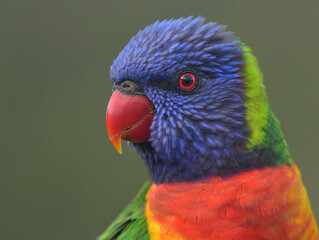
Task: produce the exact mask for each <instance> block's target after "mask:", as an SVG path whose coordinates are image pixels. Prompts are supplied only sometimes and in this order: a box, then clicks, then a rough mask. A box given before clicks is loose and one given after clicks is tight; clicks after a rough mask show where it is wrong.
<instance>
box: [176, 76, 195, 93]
mask: <svg viewBox="0 0 319 240" xmlns="http://www.w3.org/2000/svg"><path fill="white" fill-rule="evenodd" d="M195 83H196V79H195V76H194V74H192V73H184V74H183V75H182V76H181V77H180V78H179V85H180V86H181V88H182V89H184V90H190V89H192V88H193V87H194V86H195Z"/></svg>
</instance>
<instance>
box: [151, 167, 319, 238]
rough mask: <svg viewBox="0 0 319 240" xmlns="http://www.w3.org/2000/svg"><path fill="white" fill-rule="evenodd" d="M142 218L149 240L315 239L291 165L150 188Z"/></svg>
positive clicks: (303, 193)
mask: <svg viewBox="0 0 319 240" xmlns="http://www.w3.org/2000/svg"><path fill="white" fill-rule="evenodd" d="M145 214H146V218H147V222H148V229H149V233H150V236H151V239H152V240H159V239H166V240H171V239H187V240H190V239H192V240H194V239H200V240H206V239H207V240H208V239H221V240H230V239H232V240H233V239H246V240H247V239H248V240H249V239H280V240H285V239H287V240H288V239H295V240H297V239H298V240H300V239H311V240H312V239H318V230H317V226H316V222H315V219H314V217H313V214H312V210H311V206H310V203H309V200H308V197H307V192H306V190H305V188H304V186H303V184H302V181H301V178H300V173H299V170H298V168H297V166H295V165H292V166H289V165H281V166H278V167H264V168H261V169H254V170H251V171H247V172H242V173H239V174H236V175H233V176H231V177H228V178H225V177H220V176H213V177H210V178H208V179H206V180H204V181H198V182H195V183H174V184H159V185H154V184H153V185H152V187H151V188H150V190H149V192H148V195H147V205H146V209H145Z"/></svg>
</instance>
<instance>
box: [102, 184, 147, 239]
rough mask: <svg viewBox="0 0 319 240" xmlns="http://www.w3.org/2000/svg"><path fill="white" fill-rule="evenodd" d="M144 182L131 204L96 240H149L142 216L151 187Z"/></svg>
mask: <svg viewBox="0 0 319 240" xmlns="http://www.w3.org/2000/svg"><path fill="white" fill-rule="evenodd" d="M151 185H152V183H151V182H146V183H145V184H144V186H143V187H142V189H141V190H140V191H139V193H138V194H137V195H136V196H135V198H134V199H133V200H132V202H131V203H130V204H129V205H128V206H127V207H126V208H125V209H124V211H123V212H121V213H120V215H119V216H118V217H117V218H116V220H115V221H114V222H113V223H112V224H111V225H110V226H109V227H108V228H107V229H106V231H105V232H104V233H103V234H102V235H101V236H100V237H98V240H130V239H132V240H135V239H139V240H149V239H150V238H149V235H148V230H147V222H146V218H145V215H144V211H145V203H146V200H145V198H146V194H147V192H148V190H149V188H150V187H151Z"/></svg>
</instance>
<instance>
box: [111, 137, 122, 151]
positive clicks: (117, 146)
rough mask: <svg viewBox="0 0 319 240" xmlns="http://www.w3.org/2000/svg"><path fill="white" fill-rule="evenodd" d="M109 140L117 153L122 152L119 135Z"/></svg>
mask: <svg viewBox="0 0 319 240" xmlns="http://www.w3.org/2000/svg"><path fill="white" fill-rule="evenodd" d="M111 142H112V144H113V146H114V148H115V149H116V151H117V152H118V153H119V154H122V145H121V137H115V138H113V139H111Z"/></svg>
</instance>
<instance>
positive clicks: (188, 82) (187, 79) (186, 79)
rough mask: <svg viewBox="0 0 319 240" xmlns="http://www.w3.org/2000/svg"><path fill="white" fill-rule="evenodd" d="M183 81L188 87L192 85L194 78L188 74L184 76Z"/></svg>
mask: <svg viewBox="0 0 319 240" xmlns="http://www.w3.org/2000/svg"><path fill="white" fill-rule="evenodd" d="M182 82H183V85H184V86H187V87H188V86H190V85H192V83H193V78H192V77H191V76H189V75H186V76H185V77H183V79H182Z"/></svg>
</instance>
